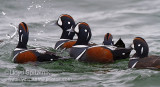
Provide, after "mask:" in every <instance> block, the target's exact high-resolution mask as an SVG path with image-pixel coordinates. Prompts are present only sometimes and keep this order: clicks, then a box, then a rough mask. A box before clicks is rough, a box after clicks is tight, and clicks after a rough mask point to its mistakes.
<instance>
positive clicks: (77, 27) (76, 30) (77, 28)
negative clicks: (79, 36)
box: [74, 24, 79, 33]
mask: <svg viewBox="0 0 160 87" xmlns="http://www.w3.org/2000/svg"><path fill="white" fill-rule="evenodd" d="M74 31H75V32H76V33H79V24H77V26H76V27H75V28H74Z"/></svg>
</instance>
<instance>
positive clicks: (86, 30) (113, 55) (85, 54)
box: [69, 22, 132, 63]
mask: <svg viewBox="0 0 160 87" xmlns="http://www.w3.org/2000/svg"><path fill="white" fill-rule="evenodd" d="M72 31H74V32H75V33H76V34H77V36H78V39H77V42H76V43H75V45H74V46H72V48H71V49H70V52H69V54H70V56H71V57H73V58H74V59H76V60H80V61H86V62H99V63H111V62H114V60H118V59H124V58H128V57H129V54H130V52H131V50H132V49H127V48H117V47H115V46H107V45H95V46H88V42H89V40H90V39H91V36H92V33H91V30H90V27H89V25H88V24H87V23H85V22H80V23H78V24H76V26H75V27H74V28H73V29H72Z"/></svg>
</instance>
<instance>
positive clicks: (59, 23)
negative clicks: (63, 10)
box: [58, 17, 62, 26]
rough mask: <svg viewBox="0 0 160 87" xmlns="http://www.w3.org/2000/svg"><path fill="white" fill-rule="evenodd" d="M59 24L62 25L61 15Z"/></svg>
mask: <svg viewBox="0 0 160 87" xmlns="http://www.w3.org/2000/svg"><path fill="white" fill-rule="evenodd" d="M58 25H60V26H62V20H61V17H60V18H59V19H58Z"/></svg>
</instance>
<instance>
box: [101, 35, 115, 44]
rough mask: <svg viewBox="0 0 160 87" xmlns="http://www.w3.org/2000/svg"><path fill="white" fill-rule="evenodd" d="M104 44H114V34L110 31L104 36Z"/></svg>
mask: <svg viewBox="0 0 160 87" xmlns="http://www.w3.org/2000/svg"><path fill="white" fill-rule="evenodd" d="M103 44H104V45H113V44H114V42H113V36H112V35H111V34H110V33H107V34H105V36H104V41H103Z"/></svg>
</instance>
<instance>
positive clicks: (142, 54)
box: [128, 37, 160, 69]
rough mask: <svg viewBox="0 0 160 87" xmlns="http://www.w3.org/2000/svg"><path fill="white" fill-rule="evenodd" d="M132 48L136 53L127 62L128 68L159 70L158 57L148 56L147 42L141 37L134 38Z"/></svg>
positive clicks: (159, 61)
mask: <svg viewBox="0 0 160 87" xmlns="http://www.w3.org/2000/svg"><path fill="white" fill-rule="evenodd" d="M132 47H133V49H134V50H135V51H136V53H135V54H134V55H133V57H131V58H130V60H129V63H128V67H129V68H137V69H142V68H149V69H160V57H159V56H148V53H149V47H148V44H147V42H146V41H145V40H144V39H143V38H142V37H136V38H135V39H134V40H133V45H132Z"/></svg>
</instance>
